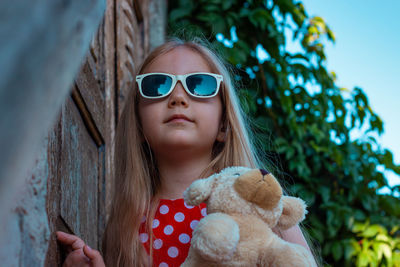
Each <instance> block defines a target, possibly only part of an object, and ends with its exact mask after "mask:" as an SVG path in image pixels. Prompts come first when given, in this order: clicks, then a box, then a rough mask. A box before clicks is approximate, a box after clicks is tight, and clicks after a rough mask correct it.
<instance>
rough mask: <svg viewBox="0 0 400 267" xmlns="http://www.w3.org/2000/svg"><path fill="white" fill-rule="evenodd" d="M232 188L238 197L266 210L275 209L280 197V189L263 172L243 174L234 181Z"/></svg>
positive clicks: (271, 178)
mask: <svg viewBox="0 0 400 267" xmlns="http://www.w3.org/2000/svg"><path fill="white" fill-rule="evenodd" d="M234 188H235V190H236V192H237V193H238V194H239V196H240V197H242V198H243V199H245V200H247V201H249V202H252V203H255V204H257V205H258V206H260V207H261V208H263V209H267V210H271V209H273V208H275V207H276V206H277V205H278V202H279V201H280V199H281V197H282V187H281V186H280V185H279V183H278V181H277V180H276V179H275V177H274V176H273V175H272V174H271V173H268V172H266V171H265V170H259V169H254V170H251V171H248V172H246V173H244V174H243V175H241V176H239V177H238V178H237V179H236V181H235V183H234Z"/></svg>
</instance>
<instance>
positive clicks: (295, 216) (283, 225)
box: [277, 196, 307, 230]
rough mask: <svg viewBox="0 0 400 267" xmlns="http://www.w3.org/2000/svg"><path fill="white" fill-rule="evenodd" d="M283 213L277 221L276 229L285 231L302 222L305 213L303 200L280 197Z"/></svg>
mask: <svg viewBox="0 0 400 267" xmlns="http://www.w3.org/2000/svg"><path fill="white" fill-rule="evenodd" d="M282 204H283V211H282V215H281V217H280V218H279V221H278V225H277V226H278V227H279V228H280V229H282V230H287V229H289V228H291V227H293V226H295V225H296V224H298V223H299V222H301V221H302V220H304V218H305V215H306V213H307V210H306V204H305V203H304V201H303V200H301V199H300V198H297V197H289V196H284V197H282Z"/></svg>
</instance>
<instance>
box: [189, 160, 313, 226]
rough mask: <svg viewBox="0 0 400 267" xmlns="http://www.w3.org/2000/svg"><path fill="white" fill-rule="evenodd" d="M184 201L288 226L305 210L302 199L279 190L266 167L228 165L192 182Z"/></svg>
mask: <svg viewBox="0 0 400 267" xmlns="http://www.w3.org/2000/svg"><path fill="white" fill-rule="evenodd" d="M184 199H185V203H187V204H189V205H193V206H196V205H199V204H200V203H202V202H204V203H206V204H207V213H208V214H211V213H215V212H221V213H225V214H235V215H249V216H256V217H258V218H260V219H262V220H263V221H264V222H266V223H267V224H268V225H269V226H270V227H271V228H273V227H275V226H278V227H279V228H280V229H283V230H285V229H288V228H290V227H292V226H294V225H296V224H297V223H299V222H300V221H302V220H303V219H304V217H305V214H306V212H307V211H306V206H305V203H304V201H303V200H301V199H299V198H295V197H288V196H284V195H283V194H282V187H281V186H280V184H279V183H278V181H277V180H276V179H275V177H274V176H273V175H272V174H271V173H268V172H267V171H264V170H260V169H250V168H246V167H228V168H225V169H224V170H222V171H221V172H220V173H216V174H213V175H211V176H210V177H208V178H205V179H199V180H196V181H195V182H193V183H192V185H191V186H189V187H188V188H187V189H186V191H185V192H184Z"/></svg>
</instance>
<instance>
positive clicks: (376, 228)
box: [362, 225, 382, 237]
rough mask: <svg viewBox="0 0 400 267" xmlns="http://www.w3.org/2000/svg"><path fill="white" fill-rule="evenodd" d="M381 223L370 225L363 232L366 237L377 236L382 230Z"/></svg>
mask: <svg viewBox="0 0 400 267" xmlns="http://www.w3.org/2000/svg"><path fill="white" fill-rule="evenodd" d="M381 228H382V227H381V226H380V225H370V226H368V227H367V228H366V229H365V230H364V231H363V233H362V235H363V236H364V237H373V236H376V235H377V234H378V233H379V232H380V231H382V230H381Z"/></svg>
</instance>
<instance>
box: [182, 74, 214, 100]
mask: <svg viewBox="0 0 400 267" xmlns="http://www.w3.org/2000/svg"><path fill="white" fill-rule="evenodd" d="M186 85H187V87H188V89H189V91H190V92H191V93H192V94H194V95H198V96H210V95H213V94H214V93H215V91H216V90H217V80H216V79H215V77H213V76H211V75H207V74H193V75H190V76H189V77H187V78H186Z"/></svg>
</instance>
